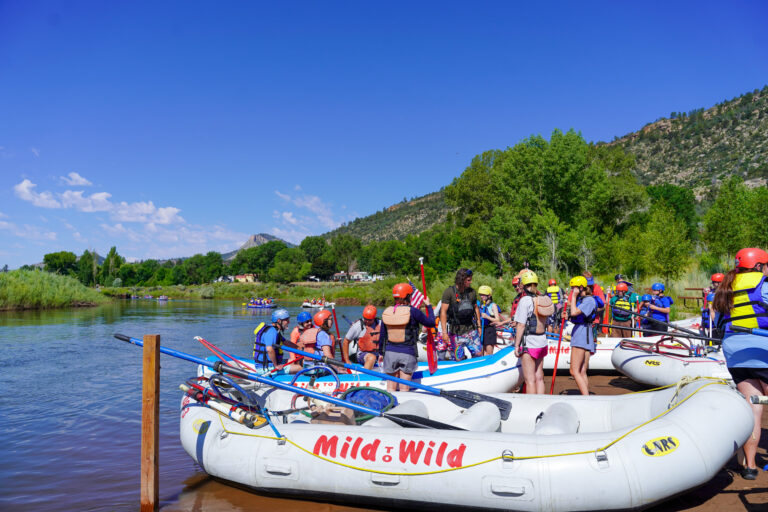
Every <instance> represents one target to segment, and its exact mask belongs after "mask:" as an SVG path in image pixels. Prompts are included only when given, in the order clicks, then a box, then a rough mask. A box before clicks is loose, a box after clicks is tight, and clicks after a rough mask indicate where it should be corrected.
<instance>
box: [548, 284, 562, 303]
mask: <svg viewBox="0 0 768 512" xmlns="http://www.w3.org/2000/svg"><path fill="white" fill-rule="evenodd" d="M547 295H549V298H550V299H551V300H552V304H559V303H560V301H561V297H560V287H559V286H557V285H555V286H550V287H548V288H547Z"/></svg>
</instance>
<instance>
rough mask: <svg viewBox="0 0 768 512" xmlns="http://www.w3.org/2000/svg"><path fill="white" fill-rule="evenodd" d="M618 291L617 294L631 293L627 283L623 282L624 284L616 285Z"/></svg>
mask: <svg viewBox="0 0 768 512" xmlns="http://www.w3.org/2000/svg"><path fill="white" fill-rule="evenodd" d="M616 291H617V292H628V291H629V286H627V283H623V282H622V283H618V284H617V285H616Z"/></svg>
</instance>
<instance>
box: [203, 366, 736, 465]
mask: <svg viewBox="0 0 768 512" xmlns="http://www.w3.org/2000/svg"><path fill="white" fill-rule="evenodd" d="M696 380H709V381H711V382H707V383H706V384H703V385H702V386H701V387H699V388H698V389H696V390H695V391H694V392H693V393H691V394H690V395H688V396H687V397H685V398H683V399H682V400H680V401H679V402H677V403H676V404H673V405H671V406H670V407H669V408H668V409H666V410H664V411H662V412H661V413H659V414H657V415H656V416H654V417H653V418H651V419H649V420H647V421H645V422H643V423H641V424H640V425H638V426H636V427H634V428H632V429H630V430H628V431H627V432H625V433H624V434H622V435H620V436H619V437H617V438H616V439H614V440H613V441H611V442H609V443H608V444H606V445H605V446H603V447H600V448H597V449H596V450H585V451H580V452H571V453H554V454H549V455H529V456H523V457H515V456H514V454H513V453H512V451H511V450H509V449H506V450H504V451H503V452H502V454H501V455H499V456H498V457H492V458H490V459H487V460H481V461H478V462H473V463H471V464H466V465H464V466H459V467H455V468H446V469H438V470H434V471H419V472H413V473H407V472H404V471H382V470H377V469H372V468H363V467H359V466H353V465H351V464H345V463H343V462H339V461H337V460H333V459H329V458H328V457H324V456H322V455H318V454H316V453H314V452H313V451H311V450H308V449H307V448H304V447H303V446H301V445H300V444H298V443H296V442H294V441H292V440H290V439H288V438H283V439H285V441H286V442H287V443H289V444H291V445H293V446H295V447H296V448H298V449H299V450H301V451H303V452H304V453H306V454H308V455H311V456H312V457H316V458H318V459H320V460H323V461H325V462H329V463H331V464H336V465H338V466H342V467H346V468H349V469H353V470H356V471H364V472H366V473H376V474H380V475H393V476H424V475H435V474H440V473H448V472H451V471H459V470H461V469H468V468H472V467H476V466H480V465H483V464H489V463H491V462H494V461H497V460H500V461H504V462H511V461H515V460H535V459H550V458H556V457H568V456H573V455H589V454H595V457H597V458H598V462H599V457H600V455H599V454H600V453H603V454H605V451H606V450H607V449H608V448H610V447H611V446H613V445H614V444H616V443H618V442H620V441H621V440H622V439H624V438H626V437H627V436H629V435H630V434H632V433H633V432H635V431H637V430H639V429H641V428H643V427H644V426H646V425H648V424H649V423H652V422H654V421H656V420H658V419H659V418H661V417H663V416H666V415H667V414H669V413H670V412H671V411H672V410H674V409H675V408H677V407H678V406H680V405H681V404H683V403H685V402H686V401H687V400H689V399H690V398H692V397H693V396H695V395H696V394H697V393H698V392H699V391H701V390H702V389H704V388H706V387H708V386H712V385H714V384H720V385H725V386H728V387H732V386H731V384H730V383H729V382H727V381H726V380H724V379H717V378H713V377H696V378H694V379H692V381H691V382H693V381H696ZM674 385H675V384H671V385H669V386H662V387H659V388H655V389H649V390H645V391H639V392H638V393H647V392H649V391H656V390H659V389H665V388H669V387H672V386H674ZM218 416H219V421H220V423H221V428H222V429H223V430H225V431H227V432H229V433H230V434H234V435H242V436H247V437H258V438H263V439H275V438H273V437H270V436H264V435H259V434H251V433H247V432H235V431H231V430H228V429H227V427H226V425H224V419H223V417H222V416H223V415H218ZM605 456H606V457H607V455H605Z"/></svg>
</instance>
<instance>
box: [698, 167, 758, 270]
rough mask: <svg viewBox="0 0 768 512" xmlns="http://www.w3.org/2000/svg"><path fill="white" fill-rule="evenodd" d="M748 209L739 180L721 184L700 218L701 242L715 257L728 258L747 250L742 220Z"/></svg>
mask: <svg viewBox="0 0 768 512" xmlns="http://www.w3.org/2000/svg"><path fill="white" fill-rule="evenodd" d="M748 209H749V191H748V189H747V187H746V186H744V182H743V181H742V180H741V178H739V177H736V176H733V177H731V178H729V179H727V180H725V181H724V182H723V184H722V185H721V186H720V190H719V191H718V193H717V198H716V199H715V202H714V203H713V204H712V206H711V207H710V208H709V210H708V211H707V213H705V214H704V231H703V233H702V238H703V239H704V241H705V242H706V244H707V247H708V248H709V250H710V252H712V253H714V254H715V255H716V256H727V257H731V256H733V255H734V254H736V251H738V250H739V249H741V248H742V247H747V246H748V242H749V230H748V226H747V223H746V222H744V216H745V214H746V213H747V212H748Z"/></svg>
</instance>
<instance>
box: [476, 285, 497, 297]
mask: <svg viewBox="0 0 768 512" xmlns="http://www.w3.org/2000/svg"><path fill="white" fill-rule="evenodd" d="M477 293H478V294H480V295H493V290H491V287H490V286H487V285H483V286H481V287H480V288H478V289H477Z"/></svg>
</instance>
